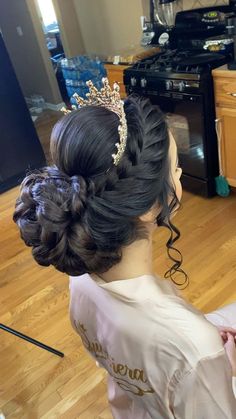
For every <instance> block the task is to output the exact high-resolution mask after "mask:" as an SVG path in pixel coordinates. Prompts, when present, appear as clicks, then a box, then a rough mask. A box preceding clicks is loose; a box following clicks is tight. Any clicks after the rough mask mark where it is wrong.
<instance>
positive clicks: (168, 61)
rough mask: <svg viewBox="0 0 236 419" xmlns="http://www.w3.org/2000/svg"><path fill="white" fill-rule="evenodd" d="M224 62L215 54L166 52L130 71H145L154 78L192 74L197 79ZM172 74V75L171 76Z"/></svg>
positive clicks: (222, 57) (223, 58) (146, 60)
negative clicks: (152, 74)
mask: <svg viewBox="0 0 236 419" xmlns="http://www.w3.org/2000/svg"><path fill="white" fill-rule="evenodd" d="M224 62H225V57H224V56H223V55H222V54H217V53H213V52H211V53H203V52H202V51H200V52H199V53H196V51H181V50H180V51H178V50H166V51H163V52H161V53H160V54H157V55H155V56H154V57H151V58H147V59H144V60H142V61H139V62H138V63H136V64H135V65H134V66H133V67H132V71H146V72H148V74H151V73H154V75H155V77H167V78H169V77H174V76H175V74H181V73H183V74H184V75H185V74H193V75H197V77H193V79H199V76H200V74H201V73H203V72H204V71H205V72H206V71H209V70H211V69H212V68H214V67H215V66H219V65H220V64H221V63H224ZM173 73H174V74H173Z"/></svg>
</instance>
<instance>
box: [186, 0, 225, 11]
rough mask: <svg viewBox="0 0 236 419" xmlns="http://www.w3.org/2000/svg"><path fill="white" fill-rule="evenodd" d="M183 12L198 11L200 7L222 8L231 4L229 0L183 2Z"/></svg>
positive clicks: (188, 0) (190, 0)
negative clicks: (221, 6)
mask: <svg viewBox="0 0 236 419" xmlns="http://www.w3.org/2000/svg"><path fill="white" fill-rule="evenodd" d="M179 3H180V6H181V3H182V6H183V10H188V9H196V8H198V7H209V6H220V5H222V4H226V5H228V4H229V0H182V2H181V1H180V2H179Z"/></svg>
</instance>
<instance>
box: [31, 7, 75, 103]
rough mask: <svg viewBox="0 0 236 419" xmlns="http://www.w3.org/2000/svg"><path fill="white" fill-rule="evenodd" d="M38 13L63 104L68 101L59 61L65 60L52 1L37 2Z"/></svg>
mask: <svg viewBox="0 0 236 419" xmlns="http://www.w3.org/2000/svg"><path fill="white" fill-rule="evenodd" d="M37 4H38V12H39V17H40V21H41V24H42V28H43V32H44V37H45V42H46V45H47V49H48V51H49V54H50V58H51V62H52V65H53V69H54V72H55V76H56V79H57V83H58V87H59V90H60V93H61V96H62V99H63V101H64V102H65V103H67V102H68V101H69V97H68V94H67V90H66V85H65V80H64V77H63V74H62V70H61V65H60V61H61V60H62V59H63V58H65V53H64V49H63V45H62V40H61V34H60V28H59V25H58V21H57V16H56V12H55V9H54V6H53V1H52V0H37Z"/></svg>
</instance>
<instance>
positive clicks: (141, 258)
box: [14, 80, 236, 419]
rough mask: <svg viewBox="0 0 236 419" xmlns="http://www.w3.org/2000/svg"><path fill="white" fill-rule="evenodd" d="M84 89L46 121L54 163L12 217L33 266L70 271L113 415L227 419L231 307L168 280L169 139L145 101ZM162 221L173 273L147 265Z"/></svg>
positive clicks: (176, 190)
mask: <svg viewBox="0 0 236 419" xmlns="http://www.w3.org/2000/svg"><path fill="white" fill-rule="evenodd" d="M89 87H90V96H89V99H88V100H87V101H84V100H81V99H80V98H79V97H77V100H78V103H79V104H80V106H81V108H80V109H79V110H76V111H74V112H72V113H70V114H69V115H66V116H64V117H63V118H62V119H61V120H60V121H59V122H58V123H57V124H56V126H55V127H54V129H53V132H52V138H51V152H52V158H53V162H54V164H55V165H54V166H53V167H49V168H45V169H42V171H40V172H37V173H33V174H31V175H29V176H27V177H26V179H25V180H24V182H23V184H22V188H21V195H20V197H19V199H18V201H17V204H16V210H15V214H14V220H15V222H17V224H18V226H19V228H20V231H21V236H22V238H23V240H24V241H25V243H26V244H27V245H28V246H32V248H33V250H32V252H33V256H34V258H35V260H36V261H37V262H38V263H39V264H41V265H44V266H48V265H51V264H52V265H54V266H55V267H56V269H58V270H60V271H62V272H66V273H68V274H69V275H70V276H71V278H70V293H71V300H70V317H71V322H72V325H73V327H74V329H75V330H76V331H77V332H78V333H79V335H80V336H81V339H82V342H83V344H84V346H85V348H86V349H87V350H88V351H89V353H90V354H91V355H92V356H93V357H94V358H95V359H96V360H97V362H98V364H99V365H100V366H102V367H103V368H105V369H106V371H107V372H108V397H109V402H110V405H111V409H112V412H113V416H114V418H116V419H118V418H119V419H130V418H132V419H144V418H145V419H150V418H152V419H167V418H168V419H169V418H179V419H180V418H181V419H191V418H192V419H200V418H205V419H211V418H212V419H213V418H214V419H216V418H217V419H223V418H225V419H226V418H227V419H232V418H234V417H236V399H235V397H234V393H233V388H232V374H235V371H236V368H235V365H236V350H235V343H234V333H235V330H234V329H231V328H230V326H231V327H234V324H233V323H232V321H231V320H232V319H233V314H232V313H236V308H235V306H234V305H233V306H232V307H226V308H225V309H224V311H221V310H219V311H218V312H216V313H211V314H209V315H208V319H209V320H210V321H209V320H207V318H206V317H205V316H204V315H203V314H202V313H201V312H199V311H198V310H196V309H195V308H194V307H193V306H191V305H190V304H188V303H187V302H185V301H184V300H183V299H182V298H181V296H180V294H179V293H178V292H177V288H176V287H175V285H174V284H173V283H172V282H174V283H175V280H174V275H175V273H176V272H177V273H182V275H184V272H183V271H182V270H181V262H182V258H181V255H180V254H179V255H180V258H179V259H176V258H174V257H173V244H174V242H175V241H176V240H177V239H178V237H179V232H178V230H177V229H176V227H175V226H174V225H173V223H172V221H171V219H172V217H173V215H174V213H175V212H176V211H177V210H178V207H179V201H180V199H181V194H182V190H181V184H180V176H181V169H180V168H179V167H178V159H177V149H176V144H175V141H174V139H173V137H172V136H171V135H170V134H169V133H168V130H167V125H166V122H165V120H164V118H163V115H162V114H161V112H160V110H159V109H157V108H156V107H154V106H152V105H151V103H150V102H149V101H148V100H146V99H140V98H138V97H129V98H128V99H127V100H126V101H125V104H123V103H122V102H121V100H120V97H119V93H118V89H117V87H115V89H114V91H112V90H111V89H110V87H109V85H108V82H107V80H104V89H103V90H102V91H101V92H98V91H97V90H96V89H95V88H94V86H93V85H92V84H91V83H90V84H89ZM157 226H165V227H167V228H168V229H169V230H170V233H171V236H170V239H169V241H168V243H167V249H168V254H169V256H170V257H171V259H172V260H173V261H174V265H173V267H172V268H171V269H170V270H169V272H168V273H167V276H169V277H170V279H171V280H172V282H171V281H170V280H162V279H160V278H159V277H158V276H156V275H155V273H154V272H153V270H152V233H153V231H154V230H155V229H156V227H157ZM174 254H176V252H175V253H174ZM177 255H178V253H177ZM185 279H186V277H185ZM222 313H223V314H222ZM225 314H226V316H225V324H222V321H224V317H222V316H224V315H225ZM230 316H231V317H232V319H231V318H230ZM219 318H220V321H221V324H222V326H223V328H222V337H221V336H220V333H219V331H218V330H217V328H216V327H215V326H214V325H213V324H212V323H215V324H219V323H220V321H219ZM222 319H223V320H222ZM233 320H234V319H233ZM226 325H227V326H228V329H227V328H226V327H225V326H226ZM229 332H230V333H229ZM224 345H225V346H224Z"/></svg>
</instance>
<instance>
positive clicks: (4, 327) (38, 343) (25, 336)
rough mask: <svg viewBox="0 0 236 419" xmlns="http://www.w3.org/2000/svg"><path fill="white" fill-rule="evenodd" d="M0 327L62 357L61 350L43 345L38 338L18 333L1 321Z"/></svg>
mask: <svg viewBox="0 0 236 419" xmlns="http://www.w3.org/2000/svg"><path fill="white" fill-rule="evenodd" d="M0 329H2V330H5V331H6V332H9V333H12V334H13V335H16V336H18V337H19V338H21V339H24V340H27V341H28V342H30V343H33V344H34V345H37V346H40V348H43V349H45V350H46V351H49V352H52V353H53V354H55V355H58V356H60V357H62V358H63V357H64V354H63V353H62V352H60V351H57V350H56V349H53V348H51V346H48V345H45V344H44V343H41V342H39V341H38V340H35V339H33V338H31V337H29V336H27V335H24V334H23V333H20V332H18V331H17V330H14V329H12V328H11V327H8V326H5V325H4V324H2V323H0Z"/></svg>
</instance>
